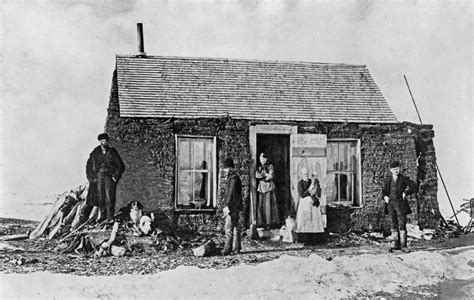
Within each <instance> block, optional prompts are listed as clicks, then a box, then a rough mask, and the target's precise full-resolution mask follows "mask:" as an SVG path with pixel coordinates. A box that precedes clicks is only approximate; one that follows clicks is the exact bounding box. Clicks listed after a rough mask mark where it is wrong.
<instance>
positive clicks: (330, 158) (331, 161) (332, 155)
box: [327, 143, 338, 172]
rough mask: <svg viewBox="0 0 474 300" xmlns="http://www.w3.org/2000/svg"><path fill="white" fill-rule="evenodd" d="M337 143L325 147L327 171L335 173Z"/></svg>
mask: <svg viewBox="0 0 474 300" xmlns="http://www.w3.org/2000/svg"><path fill="white" fill-rule="evenodd" d="M337 158H338V157H337V143H328V145H327V171H328V172H331V171H336V170H337V169H336V166H337Z"/></svg>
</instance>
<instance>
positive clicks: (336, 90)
mask: <svg viewBox="0 0 474 300" xmlns="http://www.w3.org/2000/svg"><path fill="white" fill-rule="evenodd" d="M105 131H106V132H107V133H108V134H109V135H110V136H111V141H112V144H113V146H114V147H116V148H117V150H118V151H119V153H120V155H121V156H122V159H123V160H124V163H125V165H126V171H125V173H124V175H123V178H122V180H121V182H120V184H119V186H118V190H117V207H120V206H122V205H124V204H126V203H128V202H129V201H135V200H138V201H140V202H142V203H143V204H144V205H145V210H161V211H162V212H163V213H164V214H165V215H167V216H168V217H169V218H170V219H172V220H173V223H174V224H175V225H176V226H178V227H181V228H188V229H192V230H219V229H220V228H221V226H222V225H223V221H222V217H221V213H220V210H221V209H222V206H223V205H222V201H221V199H222V197H223V193H224V187H225V184H226V182H225V179H224V178H223V177H222V174H221V173H222V172H221V168H220V166H221V165H220V164H221V163H222V162H223V161H224V159H225V158H227V157H230V158H233V159H234V162H235V165H236V169H237V171H238V173H239V174H240V177H241V179H242V183H243V199H244V207H245V209H244V211H243V218H242V222H243V225H244V226H246V227H248V226H249V224H250V222H252V221H253V220H255V215H256V213H255V211H256V210H255V207H256V197H257V192H256V186H257V182H256V179H255V169H256V167H257V163H258V155H259V154H260V153H261V152H263V151H265V152H267V153H268V154H269V156H270V159H271V161H272V163H273V165H274V168H275V183H276V186H277V192H276V194H277V200H278V206H279V207H278V208H279V218H280V219H281V220H282V223H283V222H284V219H285V217H286V216H287V215H291V214H292V213H294V203H295V201H298V195H297V192H296V185H297V182H298V181H299V179H300V178H299V172H298V171H299V169H301V168H302V167H303V166H305V167H306V168H308V170H309V172H315V173H316V174H317V175H318V178H319V180H320V182H321V185H322V191H323V193H322V203H323V204H322V205H321V207H322V209H324V208H325V211H326V213H327V227H328V230H329V231H334V232H344V231H347V230H349V229H352V230H360V231H367V230H381V229H383V230H388V229H389V226H390V222H389V219H388V216H386V215H385V214H384V209H383V200H382V198H381V189H382V182H383V178H384V177H386V176H388V175H389V168H388V166H389V163H390V161H391V160H394V159H397V160H399V161H400V162H401V164H402V172H403V173H404V174H405V175H407V176H409V177H410V178H411V179H412V180H414V181H415V182H417V183H418V186H419V191H418V193H417V194H416V195H414V196H412V197H410V198H409V203H410V205H411V208H412V211H413V214H411V215H410V218H409V221H410V222H415V223H418V224H419V225H420V226H423V227H425V228H426V227H431V228H433V227H435V226H436V224H437V222H436V218H435V215H434V212H437V211H438V202H437V197H436V195H437V175H436V167H435V160H436V157H435V150H434V146H433V137H434V132H433V129H432V126H431V125H416V124H411V123H407V122H403V123H402V122H399V121H398V120H397V118H396V117H395V115H394V114H393V112H392V111H391V109H390V107H389V106H388V104H387V101H386V100H385V99H384V97H383V95H382V93H381V92H380V90H379V88H378V87H377V85H376V84H375V82H374V80H373V79H372V77H371V75H370V73H369V71H368V69H367V67H366V66H363V65H349V64H332V63H314V62H283V61H253V60H235V59H216V58H190V57H163V56H146V55H145V54H144V53H141V55H137V56H124V55H119V56H117V57H116V69H115V72H114V74H113V79H112V88H111V94H110V103H109V108H108V115H107V121H106V126H105Z"/></svg>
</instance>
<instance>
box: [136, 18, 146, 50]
mask: <svg viewBox="0 0 474 300" xmlns="http://www.w3.org/2000/svg"><path fill="white" fill-rule="evenodd" d="M137 57H146V52H145V41H144V40H143V24H142V23H137Z"/></svg>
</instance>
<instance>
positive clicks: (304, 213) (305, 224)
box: [296, 196, 324, 233]
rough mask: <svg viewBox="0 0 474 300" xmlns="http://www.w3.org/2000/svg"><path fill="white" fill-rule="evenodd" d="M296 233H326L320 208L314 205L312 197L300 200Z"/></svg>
mask: <svg viewBox="0 0 474 300" xmlns="http://www.w3.org/2000/svg"><path fill="white" fill-rule="evenodd" d="M296 232H297V233H317V232H324V224H323V217H322V215H321V210H320V206H319V207H316V206H314V205H313V199H311V197H309V196H308V197H304V198H301V199H300V202H299V204H298V210H297V212H296Z"/></svg>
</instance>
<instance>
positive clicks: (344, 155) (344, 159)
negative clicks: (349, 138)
mask: <svg viewBox="0 0 474 300" xmlns="http://www.w3.org/2000/svg"><path fill="white" fill-rule="evenodd" d="M349 168H350V165H349V144H348V143H339V171H349Z"/></svg>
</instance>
